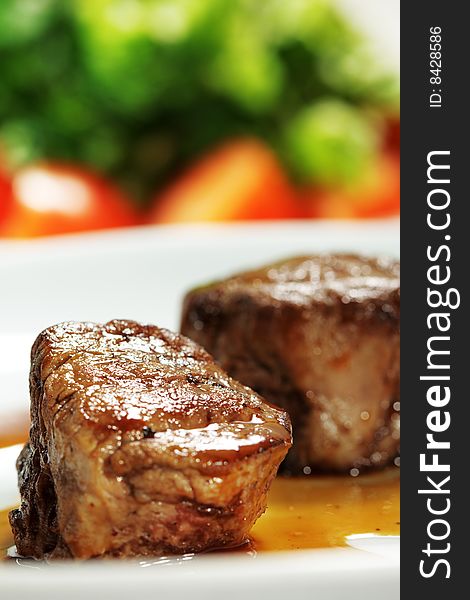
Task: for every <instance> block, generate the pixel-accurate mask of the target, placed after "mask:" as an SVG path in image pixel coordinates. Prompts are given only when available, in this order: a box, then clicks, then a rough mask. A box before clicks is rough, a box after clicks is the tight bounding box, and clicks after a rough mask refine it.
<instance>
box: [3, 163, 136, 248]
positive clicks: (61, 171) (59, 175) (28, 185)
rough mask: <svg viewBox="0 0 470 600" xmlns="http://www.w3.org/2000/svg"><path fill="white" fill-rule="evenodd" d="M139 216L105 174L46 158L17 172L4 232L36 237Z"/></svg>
mask: <svg viewBox="0 0 470 600" xmlns="http://www.w3.org/2000/svg"><path fill="white" fill-rule="evenodd" d="M136 222H137V218H136V214H135V213H134V211H133V210H132V208H131V205H130V203H129V201H128V200H127V199H126V198H125V197H124V195H123V194H122V193H121V192H120V191H119V190H118V189H117V188H116V187H115V186H114V185H113V184H111V183H110V182H108V181H106V180H105V179H104V178H102V177H101V176H99V175H97V174H95V173H91V172H89V171H85V170H84V169H81V168H79V167H76V166H71V165H64V164H47V163H45V164H37V165H33V166H29V167H26V168H24V169H21V170H20V171H18V172H17V173H16V174H15V176H14V178H13V181H12V186H11V202H10V203H9V205H8V206H7V208H6V215H5V216H4V220H3V222H2V223H0V234H2V235H4V236H10V237H34V236H40V235H55V234H60V233H71V232H78V231H87V230H91V229H105V228H108V227H124V226H127V225H134V224H136Z"/></svg>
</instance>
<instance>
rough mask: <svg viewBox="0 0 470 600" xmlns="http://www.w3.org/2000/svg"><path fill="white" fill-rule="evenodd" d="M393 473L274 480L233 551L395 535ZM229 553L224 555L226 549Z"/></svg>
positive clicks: (5, 531) (4, 542) (4, 533)
mask: <svg viewBox="0 0 470 600" xmlns="http://www.w3.org/2000/svg"><path fill="white" fill-rule="evenodd" d="M8 512H9V511H8V510H5V511H1V512H0V548H1V551H2V554H3V556H5V553H6V549H7V548H8V547H10V546H11V545H13V537H12V534H11V530H10V526H9V523H8ZM399 533H400V479H399V469H398V468H396V467H390V468H389V469H386V470H384V471H380V472H375V473H367V474H364V475H359V476H358V477H351V476H350V475H338V476H331V475H310V476H305V477H294V478H287V477H277V479H276V480H275V481H274V483H273V485H272V488H271V491H270V493H269V497H268V508H267V510H266V512H265V514H264V515H263V516H262V517H261V518H260V519H259V520H258V521H257V523H256V524H255V526H254V527H253V529H252V530H251V534H250V538H251V540H250V543H249V544H246V545H244V546H242V547H240V548H239V549H235V550H231V551H237V552H240V553H241V552H249V553H253V551H255V552H270V551H276V550H299V549H308V548H331V547H338V546H344V545H345V544H346V538H347V537H348V536H350V535H355V534H373V535H399ZM229 552H230V551H229Z"/></svg>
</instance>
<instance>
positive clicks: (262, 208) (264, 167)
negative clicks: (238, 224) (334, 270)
mask: <svg viewBox="0 0 470 600" xmlns="http://www.w3.org/2000/svg"><path fill="white" fill-rule="evenodd" d="M152 206H153V208H152V210H151V213H150V220H151V221H152V222H156V223H176V222H184V221H227V220H245V219H249V220H251V219H285V218H295V217H298V216H300V211H299V204H298V202H297V198H296V195H295V193H294V191H293V190H292V188H291V186H290V184H289V182H288V180H287V177H286V176H285V174H284V172H283V170H282V168H281V166H280V165H279V162H278V161H277V158H276V157H275V155H274V154H273V152H272V151H271V150H270V149H269V148H267V147H266V146H265V145H264V144H262V143H261V142H260V141H258V140H254V139H241V140H234V141H231V142H229V143H227V144H225V145H224V146H222V147H219V148H217V149H216V150H215V151H213V152H212V153H210V154H209V155H207V156H205V157H203V158H202V159H201V160H200V161H199V162H198V163H196V164H195V165H194V166H193V167H192V168H190V169H189V170H187V171H186V172H185V173H183V175H182V176H181V177H180V178H179V179H178V180H177V181H176V182H174V183H172V184H170V186H169V187H168V188H167V189H165V190H163V192H161V193H159V194H158V195H157V196H156V198H155V199H154V201H153V205H152Z"/></svg>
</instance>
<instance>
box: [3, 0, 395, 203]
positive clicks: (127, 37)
mask: <svg viewBox="0 0 470 600" xmlns="http://www.w3.org/2000/svg"><path fill="white" fill-rule="evenodd" d="M331 98H333V99H334V100H333V101H332V100H330V99H331ZM397 106H398V83H397V79H396V77H394V76H391V75H389V74H388V73H386V72H384V71H383V68H382V67H380V65H378V63H377V61H376V60H375V59H374V58H373V57H372V56H371V55H370V53H369V52H368V50H367V47H366V45H365V43H364V40H363V39H362V38H361V36H359V35H358V34H357V33H356V32H355V31H354V30H353V29H352V28H351V26H350V25H349V24H348V23H347V22H346V21H345V19H344V18H343V17H342V16H340V15H339V13H338V12H337V11H336V9H335V8H334V5H333V4H332V3H331V2H330V1H327V0H288V1H286V0H263V1H262V2H260V1H259V0H230V1H228V0H69V1H67V2H63V1H61V0H3V1H2V2H0V145H1V146H3V147H4V153H5V155H6V157H7V159H8V160H9V161H10V163H11V164H12V166H18V165H21V164H24V163H27V162H29V161H31V160H34V159H37V158H43V157H47V158H50V159H61V160H70V161H76V162H80V163H85V164H90V165H92V166H93V167H95V168H97V169H99V170H102V171H104V172H107V173H109V174H111V175H112V176H114V177H115V178H116V179H117V180H118V181H120V182H121V184H123V185H124V186H125V187H126V188H127V189H128V190H129V191H131V193H133V194H134V195H135V196H136V197H139V198H141V199H144V200H145V198H147V197H148V194H149V192H150V191H151V190H153V189H154V188H155V186H158V185H161V184H163V183H165V182H166V181H167V180H168V179H169V178H170V177H172V175H173V174H174V173H175V172H177V171H178V170H179V169H181V168H182V167H183V166H184V165H186V164H188V163H189V162H190V161H191V160H193V158H194V157H195V156H198V155H199V154H200V153H201V152H203V151H206V150H207V149H208V148H210V147H211V146H213V145H214V144H216V143H218V142H220V141H221V140H224V139H226V138H228V137H231V136H238V135H246V134H248V135H255V136H259V137H261V138H262V139H264V140H266V141H267V142H268V143H270V144H271V146H272V147H274V148H275V149H276V150H277V151H278V153H279V154H280V156H281V157H282V158H283V159H284V160H285V161H286V164H287V165H288V166H289V168H290V169H291V170H292V172H293V173H295V174H297V175H298V176H300V177H301V178H303V179H308V180H314V181H315V180H317V181H321V182H325V181H330V180H332V179H335V178H340V179H341V180H348V178H350V177H354V176H355V174H356V172H357V171H358V170H360V169H361V168H363V166H364V163H365V162H367V160H368V157H369V156H370V155H371V153H373V152H374V149H375V147H376V144H377V140H376V136H375V134H374V127H375V125H376V120H377V116H376V115H377V114H378V113H383V112H390V111H397ZM371 107H373V108H375V109H376V110H375V116H373V117H372V116H370V115H371V114H372V112H374V111H372V112H371V111H370V108H371ZM338 156H339V157H340V158H338Z"/></svg>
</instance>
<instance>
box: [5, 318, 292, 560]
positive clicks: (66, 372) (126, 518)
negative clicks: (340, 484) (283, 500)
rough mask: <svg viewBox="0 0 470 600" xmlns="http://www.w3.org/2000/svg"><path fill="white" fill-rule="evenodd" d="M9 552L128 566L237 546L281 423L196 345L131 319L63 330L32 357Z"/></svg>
mask: <svg viewBox="0 0 470 600" xmlns="http://www.w3.org/2000/svg"><path fill="white" fill-rule="evenodd" d="M30 388H31V421H32V424H31V432H30V440H29V442H28V444H27V445H26V446H25V448H24V450H23V452H22V453H21V455H20V457H19V459H18V473H19V486H20V492H21V497H22V504H21V507H20V509H18V510H16V511H12V513H11V516H10V521H11V525H12V528H13V532H14V534H15V541H16V544H17V548H18V551H19V552H20V553H21V554H23V555H27V556H34V557H43V556H49V557H76V558H90V557H92V556H121V557H122V556H134V555H146V554H161V553H166V552H177V553H184V552H192V551H201V550H206V549H209V548H212V547H219V546H225V545H232V544H238V543H241V542H242V541H243V540H244V539H245V537H246V535H247V532H248V531H249V529H250V527H251V526H252V524H253V523H254V521H255V520H256V519H257V518H258V517H259V515H260V514H262V512H263V511H264V509H265V505H266V493H267V490H268V488H269V485H270V483H271V481H272V479H273V478H274V476H275V474H276V471H277V467H278V465H279V463H280V462H281V460H282V459H283V458H284V456H285V454H286V452H287V450H288V448H289V446H290V443H291V438H290V422H289V418H288V416H287V415H286V414H285V413H284V412H283V411H280V410H278V409H276V408H274V407H272V406H270V405H268V404H267V403H265V402H264V401H263V400H262V399H261V398H260V397H259V396H258V395H257V394H255V393H254V392H252V391H251V390H249V389H248V388H246V387H244V386H242V385H241V384H239V383H237V382H236V381H234V380H233V379H231V378H230V377H228V375H227V374H226V373H225V372H224V371H223V370H222V369H220V368H219V367H218V366H217V365H215V363H214V362H213V360H212V358H211V356H210V355H209V354H208V353H207V352H206V351H204V350H203V349H202V348H201V347H200V346H198V345H197V344H196V343H194V342H192V341H191V340H188V339H187V338H185V337H183V336H180V335H177V334H173V333H171V332H169V331H167V330H164V329H160V328H158V327H154V326H143V325H139V324H138V323H135V322H132V321H111V322H109V323H107V324H106V325H96V324H92V323H63V324H60V325H56V326H54V327H51V328H49V329H47V330H46V331H44V332H43V333H42V334H40V336H39V337H38V338H37V340H36V342H35V344H34V346H33V349H32V363H31V377H30Z"/></svg>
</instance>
